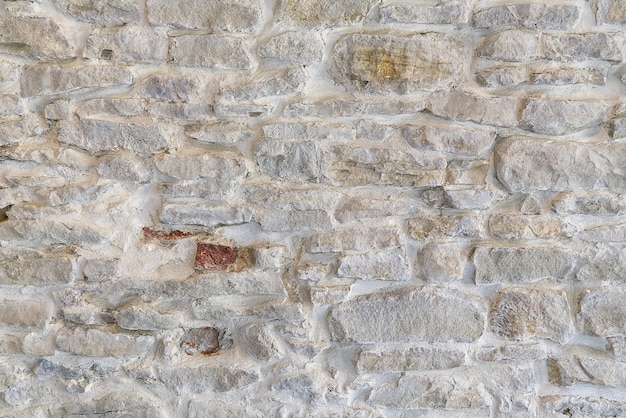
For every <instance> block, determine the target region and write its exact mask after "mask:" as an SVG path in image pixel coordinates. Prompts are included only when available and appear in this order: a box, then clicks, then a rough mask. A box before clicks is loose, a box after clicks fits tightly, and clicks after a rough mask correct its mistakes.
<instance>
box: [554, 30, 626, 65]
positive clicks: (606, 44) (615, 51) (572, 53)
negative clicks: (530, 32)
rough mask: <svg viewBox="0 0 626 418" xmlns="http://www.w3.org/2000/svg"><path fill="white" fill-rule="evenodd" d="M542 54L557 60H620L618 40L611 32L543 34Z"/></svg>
mask: <svg viewBox="0 0 626 418" xmlns="http://www.w3.org/2000/svg"><path fill="white" fill-rule="evenodd" d="M542 39H543V45H544V49H543V51H544V56H545V57H546V58H547V59H550V60H557V61H587V60H590V59H598V60H604V61H613V62H619V61H621V60H622V53H621V52H620V49H619V46H618V41H617V40H616V39H615V37H614V36H613V35H612V34H607V33H587V34H544V35H543V38H542Z"/></svg>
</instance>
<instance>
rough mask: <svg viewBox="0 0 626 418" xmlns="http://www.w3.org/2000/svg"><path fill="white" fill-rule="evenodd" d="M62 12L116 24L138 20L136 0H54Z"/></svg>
mask: <svg viewBox="0 0 626 418" xmlns="http://www.w3.org/2000/svg"><path fill="white" fill-rule="evenodd" d="M54 2H55V3H56V5H57V7H59V8H60V9H61V10H62V11H63V12H65V13H67V14H68V15H70V16H72V17H73V18H75V19H78V20H80V21H83V22H90V23H96V24H99V25H105V26H117V25H123V24H126V23H132V22H137V21H139V19H140V17H141V8H140V6H139V2H138V1H137V0H113V1H109V0H106V1H105V0H54Z"/></svg>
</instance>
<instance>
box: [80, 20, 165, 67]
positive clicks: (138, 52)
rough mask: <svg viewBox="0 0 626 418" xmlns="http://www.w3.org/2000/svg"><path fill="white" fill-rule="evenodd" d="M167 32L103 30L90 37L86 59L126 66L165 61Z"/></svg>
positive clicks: (134, 27) (143, 29) (96, 31)
mask: <svg viewBox="0 0 626 418" xmlns="http://www.w3.org/2000/svg"><path fill="white" fill-rule="evenodd" d="M166 57H167V37H166V35H165V33H159V32H156V31H154V30H150V29H146V28H143V27H140V26H124V27H122V28H120V29H114V30H113V29H100V30H95V31H94V32H92V33H91V34H90V35H89V37H88V38H87V41H86V45H85V49H84V50H83V58H86V59H88V60H105V61H113V62H124V63H150V62H154V63H156V62H165V59H166Z"/></svg>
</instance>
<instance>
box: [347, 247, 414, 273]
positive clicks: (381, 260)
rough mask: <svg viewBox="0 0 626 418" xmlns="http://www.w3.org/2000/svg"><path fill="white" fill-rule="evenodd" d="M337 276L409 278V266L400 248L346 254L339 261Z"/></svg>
mask: <svg viewBox="0 0 626 418" xmlns="http://www.w3.org/2000/svg"><path fill="white" fill-rule="evenodd" d="M337 275H338V276H339V277H347V278H355V279H362V280H409V279H411V277H412V274H411V267H410V266H409V262H408V261H407V258H406V256H405V255H404V253H403V252H402V251H401V250H400V249H393V250H390V251H385V252H368V253H366V254H359V255H347V256H345V257H343V258H342V259H341V261H340V262H339V269H338V270H337Z"/></svg>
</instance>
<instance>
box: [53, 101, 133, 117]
mask: <svg viewBox="0 0 626 418" xmlns="http://www.w3.org/2000/svg"><path fill="white" fill-rule="evenodd" d="M55 103H57V102H55ZM47 112H48V107H46V118H48V119H59V120H60V119H68V118H69V114H67V115H64V116H63V117H58V116H57V117H54V118H50V117H48V113H47ZM143 113H144V108H143V106H142V104H141V100H139V99H93V100H88V101H86V102H85V103H84V104H82V105H81V106H80V107H79V108H78V109H77V112H76V114H77V115H78V116H79V117H81V118H93V119H97V118H103V117H106V116H122V117H131V116H141V115H142V114H143Z"/></svg>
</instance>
